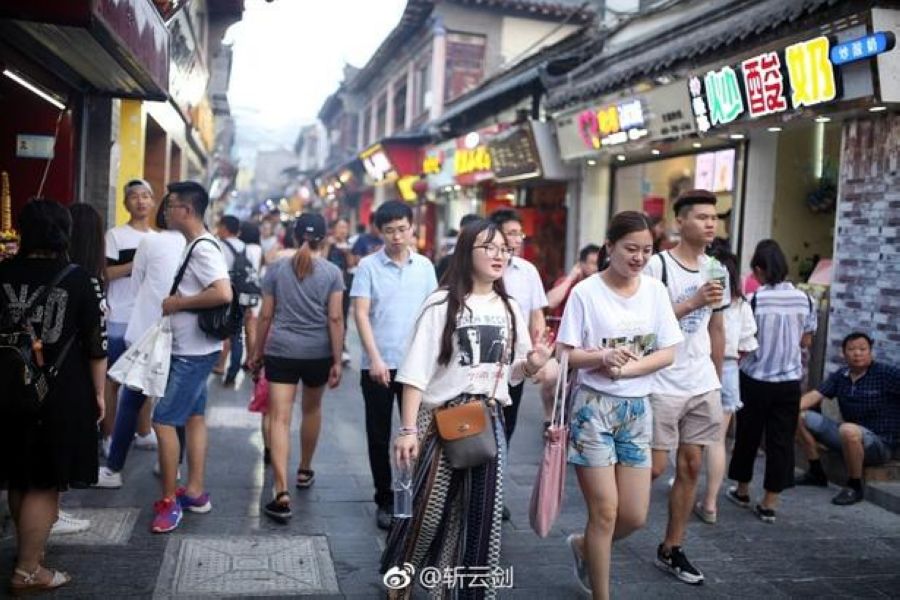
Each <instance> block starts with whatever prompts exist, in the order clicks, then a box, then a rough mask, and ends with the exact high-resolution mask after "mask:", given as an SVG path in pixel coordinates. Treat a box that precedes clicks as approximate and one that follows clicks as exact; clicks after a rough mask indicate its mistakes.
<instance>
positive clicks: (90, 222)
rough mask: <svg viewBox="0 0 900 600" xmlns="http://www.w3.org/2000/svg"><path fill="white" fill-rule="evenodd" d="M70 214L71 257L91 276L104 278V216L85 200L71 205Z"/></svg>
mask: <svg viewBox="0 0 900 600" xmlns="http://www.w3.org/2000/svg"><path fill="white" fill-rule="evenodd" d="M69 214H70V215H72V235H71V238H70V239H69V259H70V260H71V261H72V262H73V263H75V264H77V265H81V266H82V267H84V270H85V271H87V272H88V273H90V275H91V277H96V278H97V279H102V278H103V267H104V265H105V263H106V247H105V241H104V237H103V218H102V217H101V216H100V213H98V212H97V209H95V208H94V207H93V206H91V205H90V204H84V203H83V202H79V203H78V204H73V205H72V206H70V207H69Z"/></svg>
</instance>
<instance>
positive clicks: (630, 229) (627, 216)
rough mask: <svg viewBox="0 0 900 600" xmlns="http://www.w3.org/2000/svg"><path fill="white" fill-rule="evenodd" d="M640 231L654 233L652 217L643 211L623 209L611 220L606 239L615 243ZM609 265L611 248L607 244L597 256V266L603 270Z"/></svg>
mask: <svg viewBox="0 0 900 600" xmlns="http://www.w3.org/2000/svg"><path fill="white" fill-rule="evenodd" d="M639 231H649V232H650V233H651V234H652V233H653V224H652V223H651V221H650V218H649V217H648V216H647V215H645V214H644V213H642V212H638V211H636V210H623V211H622V212H620V213H616V215H615V216H613V218H612V220H611V221H610V222H609V227H608V228H607V230H606V241H607V242H609V243H610V244H615V243H616V242H618V241H619V240H621V239H622V238H623V237H625V236H626V235H629V234H631V233H637V232H639ZM608 266H609V250H608V249H607V248H606V244H603V246H601V247H600V255H599V256H598V257H597V267H598V268H599V270H601V271H603V270H604V269H606V268H607V267H608Z"/></svg>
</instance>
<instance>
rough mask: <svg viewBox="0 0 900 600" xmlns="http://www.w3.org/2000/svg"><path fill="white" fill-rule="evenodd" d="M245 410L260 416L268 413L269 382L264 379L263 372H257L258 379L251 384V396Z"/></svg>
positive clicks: (264, 374) (264, 373)
mask: <svg viewBox="0 0 900 600" xmlns="http://www.w3.org/2000/svg"><path fill="white" fill-rule="evenodd" d="M247 409H248V410H249V411H250V412H258V413H262V414H266V413H267V412H269V380H268V379H266V372H265V370H263V371H260V372H259V378H257V380H256V383H255V384H253V396H252V397H251V398H250V406H248V407H247Z"/></svg>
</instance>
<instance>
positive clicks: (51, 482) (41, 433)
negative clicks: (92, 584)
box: [0, 200, 106, 594]
mask: <svg viewBox="0 0 900 600" xmlns="http://www.w3.org/2000/svg"><path fill="white" fill-rule="evenodd" d="M71 226H72V220H71V217H70V216H69V213H68V211H67V210H66V209H65V208H64V207H63V206H61V205H60V204H58V203H56V202H53V201H47V200H33V201H31V202H29V203H28V204H27V205H26V206H25V208H24V209H23V211H22V214H21V216H20V218H19V230H20V231H21V234H22V243H21V247H20V249H19V252H18V254H17V255H16V256H15V258H13V259H11V260H7V261H4V262H3V263H0V315H2V320H3V324H4V327H7V326H8V323H9V321H8V319H15V318H16V317H17V316H18V315H20V314H21V312H22V310H23V309H25V307H26V306H27V303H28V301H29V299H32V298H33V297H34V296H35V294H38V293H40V291H41V290H42V289H43V287H44V286H46V285H48V284H50V283H51V282H52V281H53V280H54V278H55V277H56V276H57V275H58V274H59V273H61V272H62V270H63V269H65V268H66V267H67V266H68V265H69V262H70V261H69V259H68V254H67V250H68V246H69V238H70V235H71ZM101 300H102V289H101V287H100V284H99V282H98V281H97V280H96V279H93V278H91V276H90V275H89V274H88V273H87V271H85V270H84V269H83V268H82V267H78V266H76V267H74V268H73V269H72V270H71V271H70V272H68V273H67V274H66V276H65V277H64V278H63V279H62V280H61V281H60V282H59V283H58V284H57V285H55V286H54V287H53V289H52V290H50V292H49V293H48V294H47V295H46V297H45V299H44V300H43V301H42V302H34V306H31V307H30V308H28V310H27V313H26V314H27V315H28V319H29V321H30V323H31V325H32V326H33V328H34V332H35V335H36V336H37V337H38V338H39V339H40V340H41V343H42V349H41V352H42V354H43V359H44V364H45V365H53V364H55V363H56V362H57V359H58V358H59V356H60V355H61V354H62V352H63V349H64V348H66V347H67V346H68V347H69V349H68V351H67V352H65V354H64V359H63V360H62V362H61V363H60V365H59V374H58V376H57V377H56V379H53V380H51V382H50V391H49V393H48V395H47V397H46V398H45V399H44V401H43V404H42V405H41V407H40V408H39V409H38V410H37V412H32V411H28V410H24V409H23V408H21V406H20V403H18V402H17V399H16V398H11V397H9V396H10V395H9V394H8V395H7V397H6V398H4V399H3V400H0V488H2V489H6V490H8V492H9V494H8V495H9V508H10V514H11V515H12V518H13V521H14V522H15V525H16V527H15V529H16V535H17V544H18V558H17V562H16V566H15V571H14V573H13V575H12V578H11V582H10V587H11V591H13V592H14V593H15V594H19V593H23V592H34V591H41V590H44V589H53V588H57V587H60V586H62V585H65V584H66V583H68V582H69V581H70V577H69V576H68V575H66V574H64V573H60V572H57V571H54V570H52V569H47V568H45V567H44V566H42V565H41V562H42V559H43V555H44V548H45V546H46V542H47V537H48V535H49V533H50V528H51V526H52V525H53V522H54V521H55V520H56V517H57V506H58V500H59V494H60V492H62V491H65V490H66V489H68V488H69V486H73V485H75V486H84V485H89V484H91V483H93V482H94V481H95V480H96V477H97V446H96V440H97V421H98V418H100V417H102V413H103V405H104V404H103V385H104V380H105V376H106V330H105V324H104V319H103V315H102V312H101V307H100V302H101ZM69 340H72V343H71V344H68V342H69ZM9 371H10V370H9V369H6V370H5V371H4V372H3V373H0V389H6V390H9V389H12V388H11V386H12V383H11V382H9V381H6V380H7V379H8V378H9V377H10V376H11V375H12V374H11V373H10V372H9Z"/></svg>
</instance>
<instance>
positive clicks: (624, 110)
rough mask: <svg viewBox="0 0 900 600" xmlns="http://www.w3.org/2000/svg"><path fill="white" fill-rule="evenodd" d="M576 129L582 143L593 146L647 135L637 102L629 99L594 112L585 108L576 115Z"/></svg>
mask: <svg viewBox="0 0 900 600" xmlns="http://www.w3.org/2000/svg"><path fill="white" fill-rule="evenodd" d="M578 131H579V132H580V133H581V139H582V140H584V143H585V145H587V146H588V147H589V148H594V149H599V148H601V147H603V146H615V145H618V144H624V143H625V142H628V141H634V140H638V139H640V138H642V137H644V136H646V135H647V130H646V129H645V128H644V110H643V107H642V106H641V101H640V100H638V99H632V100H628V101H625V102H620V103H618V104H612V105H609V106H604V107H602V108H600V109H598V110H596V111H595V110H593V109H588V110H585V111H583V112H582V113H581V114H580V115H579V116H578Z"/></svg>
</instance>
